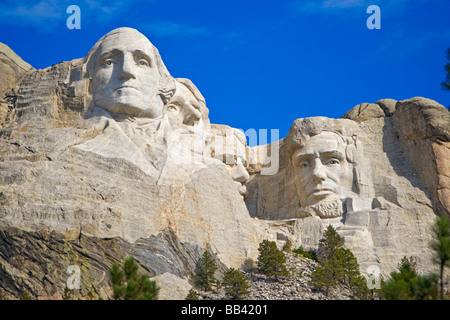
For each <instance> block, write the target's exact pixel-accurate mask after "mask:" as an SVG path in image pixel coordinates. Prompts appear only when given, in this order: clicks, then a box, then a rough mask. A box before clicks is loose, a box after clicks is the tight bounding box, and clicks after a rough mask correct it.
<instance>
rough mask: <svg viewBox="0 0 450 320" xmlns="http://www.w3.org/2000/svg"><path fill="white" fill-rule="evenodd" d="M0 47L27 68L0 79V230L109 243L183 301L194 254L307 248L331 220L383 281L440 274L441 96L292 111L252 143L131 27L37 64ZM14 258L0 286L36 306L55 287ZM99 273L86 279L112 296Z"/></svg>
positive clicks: (444, 120) (445, 170)
mask: <svg viewBox="0 0 450 320" xmlns="http://www.w3.org/2000/svg"><path fill="white" fill-rule="evenodd" d="M2 50H3V53H2V54H3V56H2V57H3V58H2V60H0V61H1V64H0V68H2V69H3V70H10V69H11V66H23V67H22V68H21V69H17V67H16V69H14V70H13V71H14V72H9V73H4V74H5V75H6V76H5V77H9V78H8V79H6V80H7V81H6V80H5V81H4V82H5V83H8V85H7V86H4V87H5V88H3V87H2V90H3V92H0V93H2V97H4V98H3V100H2V103H1V105H0V107H1V109H0V111H1V112H0V116H1V118H0V159H1V161H0V203H1V206H0V229H1V230H3V231H2V232H4V234H11V235H14V233H18V232H19V233H20V234H35V233H39V234H43V235H52V236H55V237H56V236H57V237H59V238H58V239H63V240H64V241H66V243H75V242H76V241H81V240H80V239H90V240H92V239H93V240H92V241H93V242H96V241H97V243H103V242H101V241H103V240H111V239H113V240H114V241H116V242H115V243H117V245H118V247H119V248H120V250H121V251H122V252H123V255H133V256H134V257H135V258H136V259H137V260H138V261H139V262H140V263H141V264H142V265H143V266H144V267H145V268H146V269H147V270H148V271H149V272H150V273H151V274H152V275H153V276H154V278H155V279H158V282H159V283H160V284H161V287H163V288H166V289H165V290H168V291H166V292H165V293H163V298H183V297H184V296H185V295H186V293H187V291H188V290H189V288H190V287H191V286H192V285H193V277H194V274H195V268H196V263H197V261H198V259H199V258H200V257H201V255H202V253H203V252H204V250H210V251H211V252H213V254H214V255H215V257H216V259H217V261H218V262H219V265H220V267H221V268H222V269H223V268H227V267H240V266H241V265H242V263H243V262H244V261H245V260H246V259H247V258H253V259H256V257H257V254H258V250H257V248H258V244H259V243H260V242H261V241H262V240H263V239H270V240H275V241H278V242H280V244H281V243H283V241H284V240H285V239H287V238H289V239H291V241H292V242H293V243H294V246H295V247H300V246H302V247H303V248H305V249H308V248H313V249H316V248H317V246H318V242H319V239H320V238H321V235H322V233H323V231H324V230H325V229H326V227H327V226H328V225H330V224H331V225H333V226H334V227H335V228H336V230H337V231H338V232H339V233H340V235H341V236H342V239H343V243H344V246H346V247H348V248H350V249H351V250H352V251H353V252H354V253H355V256H356V257H357V259H358V262H359V264H360V267H361V272H362V273H363V274H364V273H365V272H366V270H367V269H368V268H369V267H373V266H377V267H378V268H379V270H381V272H382V273H383V274H384V275H388V274H389V273H390V272H391V271H393V270H394V269H395V268H396V266H397V264H398V263H399V261H400V259H401V258H402V257H403V256H414V257H415V258H416V259H417V263H418V267H419V269H420V270H426V271H428V270H430V269H433V268H435V266H434V264H433V261H432V254H431V252H430V250H429V243H430V241H431V240H432V235H431V231H430V226H431V224H432V223H433V222H434V219H435V217H436V215H437V214H439V215H449V214H450V203H449V194H450V193H449V185H450V184H449V177H450V169H449V167H448V163H449V162H448V159H450V155H449V150H450V149H449V148H450V146H449V141H450V132H449V131H450V129H449V123H450V116H449V112H448V110H447V109H446V108H445V107H443V106H442V105H440V104H439V103H437V102H435V101H432V100H429V99H425V98H419V97H416V98H412V99H408V100H404V101H395V100H392V99H384V100H380V101H377V102H376V103H371V104H369V103H365V104H361V105H358V106H356V107H355V108H353V109H352V110H350V111H349V112H348V113H347V114H346V115H344V116H343V118H342V119H330V118H325V117H313V118H299V119H297V120H295V121H293V124H292V127H291V129H290V131H289V133H288V134H287V136H286V137H285V138H283V139H281V140H279V141H276V142H274V141H272V143H270V144H267V145H259V146H252V147H250V146H248V145H247V142H246V136H245V133H244V132H243V131H241V130H238V129H237V128H232V127H229V126H227V125H223V124H211V123H210V120H209V111H210V110H209V109H208V108H207V106H206V102H205V99H204V98H203V96H202V94H201V93H200V91H199V90H198V88H197V87H196V86H195V85H194V84H193V83H192V82H191V81H190V80H188V79H183V78H173V77H172V76H171V75H170V73H169V71H168V70H167V68H166V66H165V65H164V63H163V60H162V59H161V57H160V55H159V53H158V50H157V49H156V48H155V47H154V46H153V45H152V43H151V42H150V41H149V40H148V39H147V38H146V37H145V36H144V35H143V34H141V33H140V32H138V31H137V30H134V29H131V28H119V29H116V30H113V31H111V32H109V33H108V34H106V35H105V36H103V37H102V38H101V39H100V40H99V41H98V42H97V43H96V44H95V45H94V46H93V48H92V49H91V50H90V51H89V52H88V53H87V55H86V56H85V57H84V58H80V59H75V60H73V61H69V62H61V63H59V64H56V65H54V66H52V67H49V68H46V69H43V70H35V69H33V68H32V67H31V66H29V65H27V64H26V63H24V62H23V61H22V60H21V59H20V58H19V57H17V56H16V55H14V54H13V53H12V51H10V50H9V49H8V48H6V49H5V48H3V49H2ZM8 50H9V51H8ZM5 72H6V71H5ZM211 112H214V110H211ZM237 116H238V115H237ZM300 116H301V114H299V117H300ZM293 120H294V119H293ZM287 125H288V124H287ZM274 163H276V170H270V174H267V172H265V171H264V169H265V168H267V167H270V166H273V165H274ZM43 239H44V240H42V241H49V240H45V239H46V238H45V236H43ZM95 239H97V240H95ZM91 250H94V249H92V248H91ZM11 252H13V251H11ZM92 254H93V253H92ZM17 255H19V253H18V252H16V253H15V254H14V253H11V256H9V257H8V258H7V259H5V258H1V260H0V261H1V263H2V265H3V266H4V271H3V273H4V275H3V276H4V277H6V276H7V277H9V278H11V279H13V280H12V281H13V282H14V281H16V280H17V279H18V278H20V277H21V278H23V279H25V282H24V283H25V284H24V285H27V286H28V287H29V288H30V287H33V288H35V289H34V291H35V292H34V294H35V295H36V296H39V297H41V298H54V297H57V296H58V293H57V292H62V291H63V290H60V289H61V288H59V287H61V286H62V287H64V283H63V282H61V283H58V282H56V280H55V282H54V283H53V284H52V285H48V286H38V285H37V283H38V282H39V281H38V280H39V279H37V278H36V277H35V278H33V277H32V276H27V275H26V274H27V272H26V270H25V271H20V272H19V271H17V270H18V267H17V264H15V263H16V262H15V261H16V260H15V259H16V258H17ZM100 260H101V259H100ZM54 263H55V264H56V263H58V265H59V267H60V268H61V269H62V270H64V268H65V267H67V266H68V265H70V264H77V263H85V264H89V262H86V261H85V262H80V261H78V260H77V261H74V260H73V259H72V258H67V259H65V260H64V261H63V260H57V259H56V260H55V261H54ZM41 267H42V266H41ZM30 268H31V267H30ZM105 268H106V267H105V266H97V267H95V268H94V267H92V266H91V271H92V270H96V272H95V273H94V276H90V277H88V276H87V275H85V277H84V278H83V281H86V282H87V281H88V280H87V279H89V281H91V282H93V283H95V285H97V286H98V287H99V288H100V287H102V288H103V287H106V284H105V282H104V281H103V282H102V280H99V278H101V277H103V278H104V275H105V270H106V269H105ZM25 269H26V263H25ZM88 269H89V268H88ZM86 272H87V271H86ZM92 272H93V271H92ZM55 277H56V276H55ZM61 277H62V276H60V278H61ZM9 278H8V279H9ZM56 278H57V277H56ZM56 278H55V279H56ZM84 279H86V280H84ZM86 285H87V283H86ZM0 286H2V284H0ZM3 289H5V290H6V291H9V292H13V291H14V290H15V289H14V286H13V285H11V286H9V287H7V288H3Z"/></svg>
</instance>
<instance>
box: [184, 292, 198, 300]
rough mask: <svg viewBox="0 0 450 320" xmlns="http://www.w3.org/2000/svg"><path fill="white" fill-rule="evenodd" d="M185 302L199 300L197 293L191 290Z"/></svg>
mask: <svg viewBox="0 0 450 320" xmlns="http://www.w3.org/2000/svg"><path fill="white" fill-rule="evenodd" d="M185 300H198V295H197V291H195V290H194V289H190V290H189V292H188V294H187V296H186V298H185Z"/></svg>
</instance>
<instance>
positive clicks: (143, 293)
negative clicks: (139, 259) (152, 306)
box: [109, 257, 160, 300]
mask: <svg viewBox="0 0 450 320" xmlns="http://www.w3.org/2000/svg"><path fill="white" fill-rule="evenodd" d="M138 269H139V266H138V264H137V263H136V261H135V260H134V258H133V257H128V258H126V259H125V261H124V264H123V266H122V268H121V267H120V266H119V264H117V263H114V264H113V265H112V267H111V268H110V269H109V274H110V276H111V282H112V288H113V298H114V299H115V300H156V299H157V298H158V293H159V290H160V288H159V286H158V285H157V284H156V281H154V280H150V279H149V278H148V276H146V275H144V274H140V273H139V272H138Z"/></svg>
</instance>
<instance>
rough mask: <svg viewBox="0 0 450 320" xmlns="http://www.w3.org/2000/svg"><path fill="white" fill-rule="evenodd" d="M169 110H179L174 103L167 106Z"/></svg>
mask: <svg viewBox="0 0 450 320" xmlns="http://www.w3.org/2000/svg"><path fill="white" fill-rule="evenodd" d="M167 111H177V107H176V106H175V105H173V104H169V105H168V106H167Z"/></svg>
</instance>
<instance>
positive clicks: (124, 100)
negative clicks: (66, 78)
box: [88, 28, 168, 118]
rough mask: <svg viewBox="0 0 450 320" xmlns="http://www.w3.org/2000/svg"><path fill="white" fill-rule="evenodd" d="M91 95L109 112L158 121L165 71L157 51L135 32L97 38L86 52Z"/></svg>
mask: <svg viewBox="0 0 450 320" xmlns="http://www.w3.org/2000/svg"><path fill="white" fill-rule="evenodd" d="M88 72H89V75H90V78H91V83H90V93H91V94H92V98H93V102H94V104H95V105H96V106H98V107H101V108H103V109H105V110H107V111H109V112H113V113H124V114H127V115H132V116H135V117H147V118H158V117H161V116H162V113H163V101H162V100H161V98H160V97H159V96H158V91H159V89H160V86H161V77H162V76H164V75H162V74H161V73H166V75H168V72H167V70H166V69H165V67H164V66H163V65H162V61H161V59H160V57H159V54H158V53H157V50H156V48H155V47H154V46H153V45H152V44H151V43H150V41H149V40H148V39H147V38H146V37H145V36H144V35H142V34H141V33H139V32H138V31H137V30H134V29H131V28H119V29H116V30H113V31H111V32H110V33H108V34H107V35H105V36H104V37H103V38H102V39H100V40H99V41H98V42H97V44H96V45H95V46H94V48H93V49H92V50H91V52H90V53H89V62H88Z"/></svg>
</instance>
